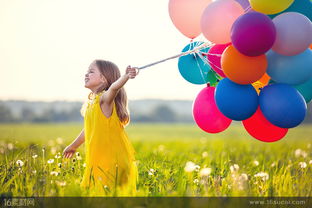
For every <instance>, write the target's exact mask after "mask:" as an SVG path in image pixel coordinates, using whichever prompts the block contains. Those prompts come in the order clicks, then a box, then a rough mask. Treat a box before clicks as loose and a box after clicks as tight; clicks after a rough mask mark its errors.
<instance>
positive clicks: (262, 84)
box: [252, 73, 271, 94]
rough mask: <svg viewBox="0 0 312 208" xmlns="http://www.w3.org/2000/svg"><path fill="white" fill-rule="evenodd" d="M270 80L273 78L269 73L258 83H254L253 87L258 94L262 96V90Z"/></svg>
mask: <svg viewBox="0 0 312 208" xmlns="http://www.w3.org/2000/svg"><path fill="white" fill-rule="evenodd" d="M270 78H271V77H270V76H269V75H268V74H267V73H265V74H264V75H263V76H262V77H261V78H260V79H259V80H258V81H256V82H254V83H252V86H253V87H254V88H255V89H256V91H257V93H258V94H260V91H261V88H264V87H265V86H267V84H268V83H269V81H270Z"/></svg>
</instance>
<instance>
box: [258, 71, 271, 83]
mask: <svg viewBox="0 0 312 208" xmlns="http://www.w3.org/2000/svg"><path fill="white" fill-rule="evenodd" d="M270 79H271V77H270V76H269V75H268V74H267V73H265V74H264V75H263V76H262V77H261V78H260V79H259V80H258V81H259V82H261V83H263V84H264V86H266V85H267V84H268V83H269V81H270Z"/></svg>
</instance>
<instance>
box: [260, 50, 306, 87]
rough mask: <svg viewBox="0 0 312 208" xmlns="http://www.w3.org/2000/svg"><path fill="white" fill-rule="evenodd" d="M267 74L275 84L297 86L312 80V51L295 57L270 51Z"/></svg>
mask: <svg viewBox="0 0 312 208" xmlns="http://www.w3.org/2000/svg"><path fill="white" fill-rule="evenodd" d="M266 56H267V60H268V68H267V74H268V75H269V76H270V77H271V78H272V79H273V80H274V81H275V82H277V83H285V84H290V85H298V84H302V83H304V82H307V81H308V80H309V79H311V78H312V50H311V49H307V50H305V51H304V52H302V53H300V54H298V55H295V56H284V55H280V54H278V53H275V52H274V51H272V50H270V51H269V52H268V53H267V54H266Z"/></svg>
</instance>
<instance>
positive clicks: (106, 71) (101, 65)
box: [95, 59, 130, 126]
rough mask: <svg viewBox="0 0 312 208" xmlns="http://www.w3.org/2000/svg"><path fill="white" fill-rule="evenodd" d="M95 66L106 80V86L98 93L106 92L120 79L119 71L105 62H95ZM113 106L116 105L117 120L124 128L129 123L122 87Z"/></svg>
mask: <svg viewBox="0 0 312 208" xmlns="http://www.w3.org/2000/svg"><path fill="white" fill-rule="evenodd" d="M95 64H96V66H97V67H98V69H99V71H100V72H101V74H102V75H103V76H104V77H105V78H106V80H107V85H105V86H103V88H100V89H99V90H98V92H100V91H103V90H105V91H106V90H108V89H109V87H110V86H111V85H112V84H113V83H114V82H115V81H116V80H117V79H119V77H120V71H119V69H118V67H117V65H116V64H114V63H112V62H110V61H106V60H98V59H97V60H95ZM98 92H96V93H98ZM115 104H116V111H117V115H118V117H119V120H120V121H121V122H122V124H123V125H124V126H125V125H127V124H128V123H129V121H130V115H129V111H128V99H127V94H126V90H125V89H124V87H122V88H121V89H120V90H119V91H118V93H117V95H116V97H115Z"/></svg>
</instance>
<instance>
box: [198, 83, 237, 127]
mask: <svg viewBox="0 0 312 208" xmlns="http://www.w3.org/2000/svg"><path fill="white" fill-rule="evenodd" d="M214 92H215V87H206V88H204V89H202V90H201V91H200V92H199V94H198V95H197V97H196V99H195V101H194V103H193V118H194V120H195V122H196V124H197V125H198V126H199V127H200V128H201V129H202V130H204V131H206V132H208V133H219V132H221V131H224V130H225V129H227V128H228V127H229V126H230V124H231V122H232V120H231V119H229V118H227V117H226V116H224V115H223V114H222V113H221V112H220V111H219V109H218V107H217V105H216V102H215V99H214Z"/></svg>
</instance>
